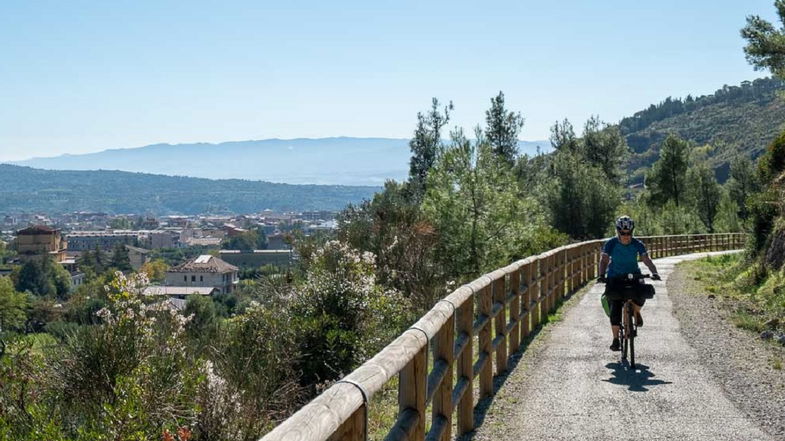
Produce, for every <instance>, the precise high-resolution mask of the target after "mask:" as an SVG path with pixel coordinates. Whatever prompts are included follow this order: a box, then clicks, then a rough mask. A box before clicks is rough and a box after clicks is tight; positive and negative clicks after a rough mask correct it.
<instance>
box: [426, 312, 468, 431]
mask: <svg viewBox="0 0 785 441" xmlns="http://www.w3.org/2000/svg"><path fill="white" fill-rule="evenodd" d="M466 303H471V301H467V302H466ZM456 315H457V312H456V313H454V314H453V315H451V316H450V318H449V319H448V320H447V322H446V323H445V324H444V325H442V328H441V329H440V330H439V332H438V333H437V334H436V338H435V339H434V345H433V360H434V364H436V361H437V360H444V362H445V363H447V366H448V367H447V372H446V373H445V374H444V378H442V382H441V384H440V385H439V388H438V389H437V390H436V394H435V395H434V396H433V407H432V408H431V421H436V420H437V419H439V418H444V419H445V428H444V432H443V433H442V436H441V438H440V441H448V440H450V439H452V406H453V405H452V387H453V386H452V385H453V376H452V374H453V371H454V369H453V359H454V354H455V317H456Z"/></svg>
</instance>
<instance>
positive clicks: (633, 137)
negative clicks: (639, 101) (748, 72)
mask: <svg viewBox="0 0 785 441" xmlns="http://www.w3.org/2000/svg"><path fill="white" fill-rule="evenodd" d="M783 90H785V83H783V82H782V81H781V80H776V79H771V78H765V79H757V80H755V81H745V82H743V83H741V85H739V86H724V87H723V88H722V89H719V90H717V91H716V92H714V93H713V94H711V95H705V96H701V97H697V98H693V97H691V96H688V97H687V98H685V99H673V98H668V99H666V100H665V101H663V102H662V103H660V104H658V105H651V106H650V107H649V108H648V109H646V110H642V111H640V112H637V113H636V114H635V115H633V116H631V117H628V118H624V119H622V120H621V121H620V123H619V126H620V129H621V131H622V134H623V135H624V136H625V137H626V139H627V144H629V146H630V149H631V150H632V151H633V152H634V153H633V155H632V156H631V157H630V160H629V162H628V164H627V168H628V170H629V171H630V172H631V173H632V176H633V182H640V181H642V179H643V173H644V171H645V169H646V168H648V167H649V166H650V165H651V164H652V163H653V162H654V161H656V160H657V157H658V156H659V147H660V145H661V143H662V141H663V140H664V139H665V138H666V137H667V136H668V134H669V133H675V134H677V135H679V136H680V137H682V138H684V139H687V140H690V141H692V142H694V143H695V144H696V145H698V146H705V145H709V146H710V148H705V149H701V150H699V152H700V154H701V155H705V156H706V160H707V161H708V162H709V164H710V165H711V166H712V167H713V168H714V169H715V170H716V172H717V177H718V178H719V179H720V180H721V181H725V179H726V178H727V174H728V165H729V162H730V160H731V159H732V158H733V157H734V156H735V155H736V154H738V153H741V154H744V155H747V156H749V157H751V158H757V157H758V156H760V155H761V153H763V151H764V149H765V148H766V146H767V145H768V144H769V143H770V142H771V141H772V140H773V139H774V138H775V137H776V136H777V134H778V133H780V132H781V131H782V130H783V128H785V99H783V98H781V97H779V96H778V95H780V94H781V92H782V91H783Z"/></svg>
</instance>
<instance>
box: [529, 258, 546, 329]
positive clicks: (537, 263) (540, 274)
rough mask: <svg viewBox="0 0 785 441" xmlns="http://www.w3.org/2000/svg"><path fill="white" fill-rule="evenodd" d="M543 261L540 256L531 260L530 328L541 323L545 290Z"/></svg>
mask: <svg viewBox="0 0 785 441" xmlns="http://www.w3.org/2000/svg"><path fill="white" fill-rule="evenodd" d="M543 262H544V259H540V258H538V259H535V260H534V261H533V262H532V278H533V282H532V288H533V289H532V292H531V301H532V314H533V315H532V327H531V328H532V330H534V329H535V328H536V327H537V326H540V323H542V308H543V306H542V301H543V295H545V290H544V289H543V284H544V282H545V271H544V270H543V267H544V266H545V265H544V264H543Z"/></svg>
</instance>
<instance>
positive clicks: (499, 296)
mask: <svg viewBox="0 0 785 441" xmlns="http://www.w3.org/2000/svg"><path fill="white" fill-rule="evenodd" d="M492 285H493V300H494V302H495V303H498V304H499V305H500V306H499V311H497V312H496V317H494V320H493V321H494V326H495V328H496V338H497V339H499V340H498V342H497V345H496V347H495V351H496V374H497V375H498V374H500V373H502V372H504V371H506V370H507V291H506V290H505V289H504V277H499V278H498V279H496V280H494V281H493V283H492ZM488 362H489V363H490V360H489V361H488Z"/></svg>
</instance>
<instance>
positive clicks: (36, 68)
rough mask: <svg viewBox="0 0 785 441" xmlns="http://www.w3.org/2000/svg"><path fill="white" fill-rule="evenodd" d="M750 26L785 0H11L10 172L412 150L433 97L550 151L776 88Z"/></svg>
mask: <svg viewBox="0 0 785 441" xmlns="http://www.w3.org/2000/svg"><path fill="white" fill-rule="evenodd" d="M284 3H285V4H286V6H282V4H284ZM748 14H758V15H761V16H763V17H766V18H767V19H769V20H771V21H776V19H775V14H774V7H773V0H745V1H739V0H719V1H718V0H690V1H684V0H680V1H676V0H659V1H650V2H638V1H629V0H626V1H616V0H612V1H588V0H586V1H496V2H488V3H485V2H477V1H471V2H464V1H455V0H453V1H448V2H424V1H418V2H409V1H401V0H398V1H351V2H328V1H307V2H306V1H288V2H263V1H223V2H218V1H209V2H208V1H196V0H190V1H180V2H173V1H161V0H157V1H147V0H124V1H97V0H96V1H89V2H88V1H78V0H69V1H62V0H49V1H44V0H3V1H2V3H0V160H13V159H22V158H27V157H31V156H51V155H57V154H61V153H80V152H88V151H96V150H103V149H105V148H121V147H135V146H141V145H146V144H152V143H158V142H169V143H179V142H194V141H206V142H220V141H229V140H244V139H263V138H273V137H279V138H295V137H324V136H339V135H346V136H381V137H401V138H403V137H409V136H410V134H411V132H412V129H413V127H414V123H415V115H416V113H417V111H420V110H424V109H426V108H427V107H428V106H429V104H430V99H431V97H434V96H435V97H438V98H440V99H442V100H453V102H454V103H455V106H456V108H455V113H454V120H453V122H454V124H457V125H460V126H463V127H465V128H467V129H471V127H472V126H474V125H475V124H477V123H480V122H482V121H483V118H484V113H483V112H484V110H485V109H486V108H487V107H488V104H489V98H490V97H491V96H492V95H495V94H496V93H498V91H499V90H503V91H504V92H505V95H506V96H507V102H508V105H509V106H510V107H511V108H513V109H516V110H520V111H521V112H522V113H523V114H524V116H525V118H526V126H525V127H524V130H523V133H522V134H521V138H522V139H526V140H535V139H546V138H547V137H548V134H549V127H550V126H551V125H552V124H553V122H554V121H555V120H557V119H563V118H565V117H567V118H570V119H571V120H572V121H573V123H575V124H576V125H582V123H583V121H584V120H585V119H586V118H588V117H589V116H590V115H591V114H599V115H600V117H601V118H602V119H604V120H606V121H611V122H616V121H618V119H619V118H621V117H623V116H626V115H629V114H631V113H633V112H634V111H636V110H640V109H641V108H643V107H646V106H647V105H649V104H650V103H653V102H659V101H660V100H662V99H664V98H665V97H667V96H669V95H672V96H684V95H686V94H688V93H692V94H705V93H710V92H712V91H713V90H715V89H717V88H719V87H721V86H722V85H723V84H737V83H739V82H741V81H742V80H745V79H753V78H757V77H760V76H764V75H765V73H764V72H755V71H753V69H752V68H751V67H750V66H748V65H747V63H746V61H745V60H744V55H743V53H742V47H743V44H744V43H743V41H742V39H741V37H739V29H740V28H741V27H742V26H743V25H744V23H745V16H746V15H748ZM777 23H778V22H777Z"/></svg>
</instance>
